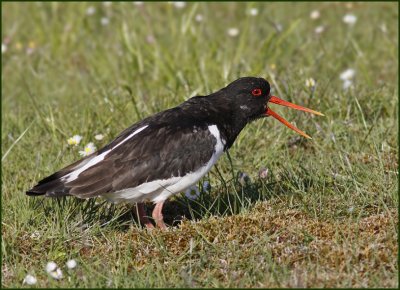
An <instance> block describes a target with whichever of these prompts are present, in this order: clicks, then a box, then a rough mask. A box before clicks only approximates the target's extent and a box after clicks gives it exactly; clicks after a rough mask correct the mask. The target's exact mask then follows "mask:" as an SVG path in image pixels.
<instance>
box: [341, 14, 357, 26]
mask: <svg viewBox="0 0 400 290" xmlns="http://www.w3.org/2000/svg"><path fill="white" fill-rule="evenodd" d="M343 22H344V23H346V24H349V25H354V24H355V23H356V22H357V16H355V15H354V14H346V15H345V16H343Z"/></svg>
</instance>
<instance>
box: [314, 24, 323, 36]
mask: <svg viewBox="0 0 400 290" xmlns="http://www.w3.org/2000/svg"><path fill="white" fill-rule="evenodd" d="M324 31H325V26H323V25H320V26H317V27H315V30H314V32H315V33H316V34H321V33H322V32H324Z"/></svg>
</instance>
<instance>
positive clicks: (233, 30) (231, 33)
mask: <svg viewBox="0 0 400 290" xmlns="http://www.w3.org/2000/svg"><path fill="white" fill-rule="evenodd" d="M227 33H228V35H229V36H231V37H236V36H238V35H239V29H237V28H236V27H232V28H229V29H228V31H227Z"/></svg>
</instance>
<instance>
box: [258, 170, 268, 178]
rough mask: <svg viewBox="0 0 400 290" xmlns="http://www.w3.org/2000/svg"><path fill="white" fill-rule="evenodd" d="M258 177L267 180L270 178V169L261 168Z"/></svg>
mask: <svg viewBox="0 0 400 290" xmlns="http://www.w3.org/2000/svg"><path fill="white" fill-rule="evenodd" d="M258 176H259V177H260V178H261V179H266V178H267V177H268V168H261V169H260V171H258Z"/></svg>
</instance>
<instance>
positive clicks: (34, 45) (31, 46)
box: [28, 40, 36, 49]
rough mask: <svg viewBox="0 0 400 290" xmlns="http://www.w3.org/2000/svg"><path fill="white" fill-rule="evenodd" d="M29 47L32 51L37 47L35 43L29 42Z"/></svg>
mask: <svg viewBox="0 0 400 290" xmlns="http://www.w3.org/2000/svg"><path fill="white" fill-rule="evenodd" d="M28 47H29V48H31V49H34V48H35V47H36V43H35V42H34V41H32V40H31V41H29V43H28Z"/></svg>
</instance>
